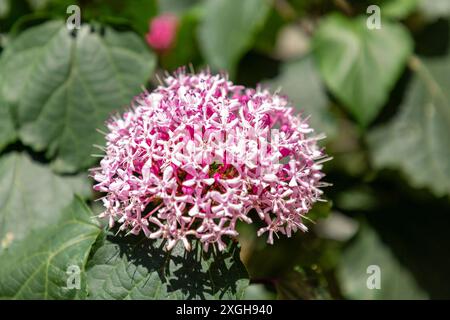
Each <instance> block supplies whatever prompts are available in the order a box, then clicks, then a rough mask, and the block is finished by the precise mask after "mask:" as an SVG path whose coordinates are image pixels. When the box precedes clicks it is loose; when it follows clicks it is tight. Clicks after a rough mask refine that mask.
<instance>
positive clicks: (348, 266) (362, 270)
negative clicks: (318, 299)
mask: <svg viewBox="0 0 450 320" xmlns="http://www.w3.org/2000/svg"><path fill="white" fill-rule="evenodd" d="M369 266H377V267H379V271H380V273H379V275H380V278H379V279H380V288H379V289H377V288H373V289H369V287H368V285H367V284H368V282H369V284H370V285H371V287H372V285H376V282H375V280H374V278H370V277H376V276H377V275H378V273H377V271H373V270H372V269H370V268H369ZM368 268H369V269H368ZM337 275H338V279H339V282H340V283H341V289H342V291H343V294H344V296H345V297H347V298H350V299H386V300H388V299H426V298H427V294H426V293H425V292H424V291H423V290H422V289H421V288H420V287H419V286H418V284H417V282H416V280H415V279H414V277H413V276H412V274H411V273H410V272H409V271H408V270H407V269H406V268H405V267H403V266H402V264H401V263H400V262H399V261H398V260H397V258H396V257H395V256H394V255H393V253H392V251H391V250H390V249H389V247H387V246H386V245H385V244H384V243H383V242H382V241H381V239H380V238H379V237H378V235H377V234H376V232H375V231H374V230H372V229H371V228H370V227H369V226H368V225H363V226H362V227H361V229H360V231H359V234H358V235H357V236H356V238H355V239H353V241H352V242H350V244H349V246H348V247H347V248H346V249H345V250H344V252H343V253H342V256H341V262H340V264H339V268H338V273H337Z"/></svg>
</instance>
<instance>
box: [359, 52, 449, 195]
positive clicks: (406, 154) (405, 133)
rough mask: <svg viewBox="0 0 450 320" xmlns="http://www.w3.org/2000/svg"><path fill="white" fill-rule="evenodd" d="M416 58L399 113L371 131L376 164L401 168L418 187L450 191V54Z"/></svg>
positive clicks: (440, 193)
mask: <svg viewBox="0 0 450 320" xmlns="http://www.w3.org/2000/svg"><path fill="white" fill-rule="evenodd" d="M413 61H414V65H413V66H414V68H415V70H416V74H415V78H414V79H413V82H412V84H411V85H410V87H409V89H408V92H407V95H406V97H405V99H404V103H403V105H402V106H401V107H400V111H399V113H398V115H397V116H396V117H395V118H394V119H393V120H392V121H391V122H390V123H388V124H387V125H384V126H382V127H379V128H377V129H375V130H374V131H373V132H371V133H370V135H369V139H368V140H369V145H370V147H371V149H372V159H373V163H374V165H375V166H376V167H378V168H383V167H389V168H399V169H401V170H402V171H403V172H404V173H405V174H406V175H407V178H408V179H409V181H410V182H411V184H412V185H413V186H414V187H417V188H420V187H428V188H430V189H431V190H432V191H433V192H434V193H435V194H436V195H445V194H450V162H449V159H450V149H449V147H448V145H449V141H450V94H449V91H448V88H449V85H450V78H449V74H450V56H448V57H446V58H439V59H426V60H423V62H421V61H420V60H418V59H414V60H413Z"/></svg>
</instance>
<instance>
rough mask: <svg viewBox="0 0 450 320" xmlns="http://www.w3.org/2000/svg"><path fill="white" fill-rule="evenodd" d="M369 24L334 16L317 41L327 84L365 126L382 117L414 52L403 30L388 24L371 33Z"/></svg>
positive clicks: (318, 33)
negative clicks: (380, 113) (392, 92)
mask: <svg viewBox="0 0 450 320" xmlns="http://www.w3.org/2000/svg"><path fill="white" fill-rule="evenodd" d="M366 20H367V17H365V16H361V17H358V18H356V19H349V18H346V17H344V16H342V15H340V14H332V15H330V16H328V17H327V18H325V19H324V20H323V21H322V23H321V24H320V26H319V28H318V30H317V31H316V33H315V35H314V39H313V46H314V51H315V57H316V61H317V64H318V67H319V71H320V73H321V74H322V77H323V79H324V80H325V82H326V84H327V86H328V87H329V89H330V90H331V92H332V93H333V95H335V96H336V97H337V98H338V99H339V100H340V102H341V103H342V104H343V105H344V107H346V108H347V109H348V111H349V112H350V113H351V114H352V115H353V116H354V117H355V118H356V120H357V121H358V122H359V123H360V124H361V125H368V124H369V123H370V122H371V121H372V120H374V119H375V117H376V116H377V115H378V113H379V111H380V110H381V108H382V107H383V105H384V104H385V103H386V101H387V99H388V97H389V94H390V91H391V90H392V88H393V86H394V84H395V83H396V81H397V79H398V77H399V76H400V74H401V72H402V71H403V69H404V66H405V63H406V61H407V58H408V57H409V56H410V54H411V52H412V41H411V39H410V36H409V35H408V33H407V31H406V30H405V29H404V28H403V27H402V25H400V24H395V23H391V22H389V21H386V20H383V21H382V28H381V29H373V30H371V29H369V28H368V27H367V26H366Z"/></svg>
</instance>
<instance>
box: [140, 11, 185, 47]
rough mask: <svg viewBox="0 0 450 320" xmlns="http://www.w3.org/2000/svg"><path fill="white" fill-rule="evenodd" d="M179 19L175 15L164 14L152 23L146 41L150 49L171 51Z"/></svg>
mask: <svg viewBox="0 0 450 320" xmlns="http://www.w3.org/2000/svg"><path fill="white" fill-rule="evenodd" d="M177 28H178V18H177V16H175V15H173V14H163V15H160V16H158V17H155V18H154V19H152V21H151V22H150V26H149V32H148V33H147V34H146V40H147V43H148V44H149V46H150V47H152V48H153V49H155V50H156V51H159V52H165V51H167V50H169V49H171V48H172V47H173V45H174V43H175V39H176V34H177Z"/></svg>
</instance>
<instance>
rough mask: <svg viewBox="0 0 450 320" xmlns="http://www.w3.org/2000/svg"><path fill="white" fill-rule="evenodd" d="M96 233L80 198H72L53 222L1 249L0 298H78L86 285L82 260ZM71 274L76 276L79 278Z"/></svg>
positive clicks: (98, 229)
mask: <svg viewBox="0 0 450 320" xmlns="http://www.w3.org/2000/svg"><path fill="white" fill-rule="evenodd" d="M99 233H100V228H99V227H98V226H97V225H96V224H94V223H93V220H92V213H91V211H90V210H89V208H87V207H86V205H85V204H84V203H83V202H82V200H81V199H79V198H76V199H74V201H73V202H72V204H71V205H70V206H69V207H67V208H66V209H65V211H64V213H63V215H62V219H61V220H60V221H59V222H58V223H57V224H56V225H52V226H48V227H45V228H42V229H39V230H37V231H33V232H32V233H31V234H29V235H28V236H27V237H26V238H24V239H23V240H22V241H20V242H18V243H16V244H14V245H13V246H11V247H10V248H8V250H5V251H3V253H2V254H1V255H0V265H1V266H2V267H1V268H0V297H1V298H13V299H74V298H82V297H83V296H84V294H85V286H86V281H85V273H84V267H85V263H86V260H87V258H88V255H89V252H90V250H91V247H92V245H93V243H94V242H95V239H96V238H97V236H98V235H99ZM71 276H72V277H77V276H79V277H80V278H79V281H77V280H76V279H75V278H74V279H72V278H71ZM78 284H79V286H78Z"/></svg>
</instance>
